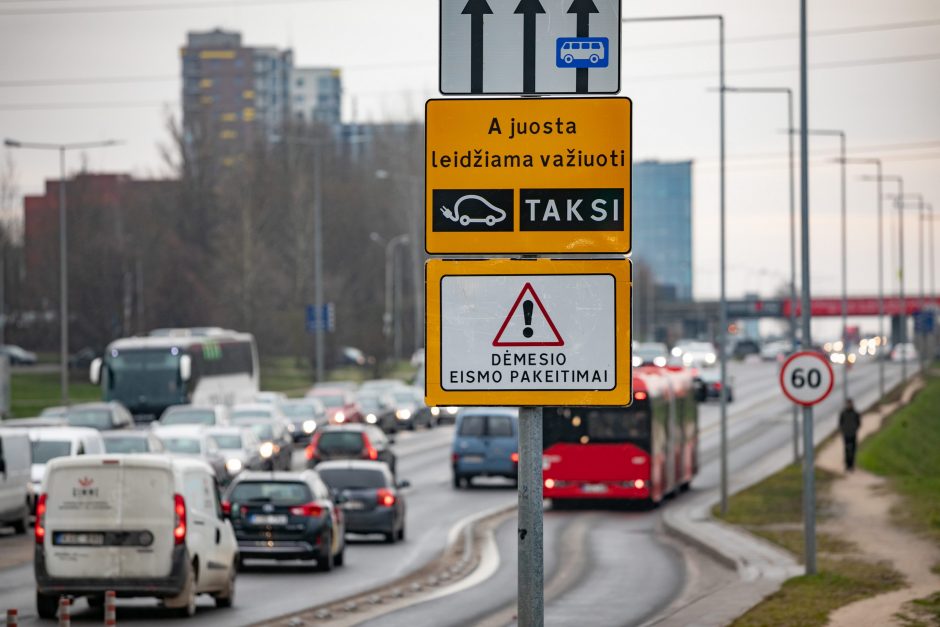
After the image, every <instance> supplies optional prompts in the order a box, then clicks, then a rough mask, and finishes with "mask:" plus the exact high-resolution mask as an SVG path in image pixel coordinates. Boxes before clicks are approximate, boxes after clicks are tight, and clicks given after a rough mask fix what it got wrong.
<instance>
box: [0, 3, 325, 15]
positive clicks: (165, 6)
mask: <svg viewBox="0 0 940 627" xmlns="http://www.w3.org/2000/svg"><path fill="white" fill-rule="evenodd" d="M328 1H330V0H224V1H221V2H163V3H160V4H132V5H120V6H109V5H97V6H95V5H92V6H83V7H56V8H49V9H45V8H43V9H35V8H31V9H0V15H6V16H10V17H17V16H24V15H67V14H72V15H74V14H76V13H136V12H140V11H172V10H189V9H221V8H226V9H230V8H233V7H243V6H260V5H266V6H270V5H272V4H310V3H313V2H328Z"/></svg>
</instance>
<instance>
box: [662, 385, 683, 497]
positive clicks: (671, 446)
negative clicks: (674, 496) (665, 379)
mask: <svg viewBox="0 0 940 627" xmlns="http://www.w3.org/2000/svg"><path fill="white" fill-rule="evenodd" d="M668 395H669V413H668V415H667V417H666V481H665V485H663V494H664V495H665V494H669V493H670V492H672V490H673V489H675V487H676V484H677V478H678V474H677V472H676V471H677V465H678V464H679V455H677V452H678V450H679V449H678V448H677V445H678V441H679V424H678V422H679V421H678V415H677V411H676V410H677V407H676V395H675V393H674V392H673V391H672V390H671V389H670V390H669V391H668Z"/></svg>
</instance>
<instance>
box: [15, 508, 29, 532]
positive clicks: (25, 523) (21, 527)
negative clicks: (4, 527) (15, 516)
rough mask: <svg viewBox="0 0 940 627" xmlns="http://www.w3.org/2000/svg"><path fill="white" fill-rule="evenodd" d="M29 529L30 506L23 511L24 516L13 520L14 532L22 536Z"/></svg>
mask: <svg viewBox="0 0 940 627" xmlns="http://www.w3.org/2000/svg"><path fill="white" fill-rule="evenodd" d="M27 529H29V508H28V507H27V508H26V510H25V511H24V512H23V517H22V518H20V519H19V520H14V521H13V533H15V534H16V535H18V536H21V535H23V534H24V533H26V530H27Z"/></svg>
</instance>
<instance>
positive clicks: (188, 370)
mask: <svg viewBox="0 0 940 627" xmlns="http://www.w3.org/2000/svg"><path fill="white" fill-rule="evenodd" d="M192 376H193V358H192V357H190V356H189V355H180V379H182V380H183V382H184V383H185V382H186V381H189V379H190V378H191V377H192Z"/></svg>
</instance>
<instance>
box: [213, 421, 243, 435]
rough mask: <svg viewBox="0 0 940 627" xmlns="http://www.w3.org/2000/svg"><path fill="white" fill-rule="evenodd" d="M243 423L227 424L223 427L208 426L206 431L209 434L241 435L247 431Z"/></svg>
mask: <svg viewBox="0 0 940 627" xmlns="http://www.w3.org/2000/svg"><path fill="white" fill-rule="evenodd" d="M244 424H245V423H241V425H225V426H221V427H207V428H206V429H205V432H206V433H208V434H209V435H241V434H242V433H244V432H245V427H244V426H243V425H244Z"/></svg>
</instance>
